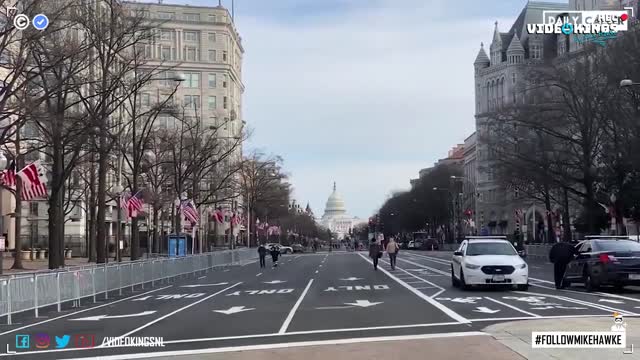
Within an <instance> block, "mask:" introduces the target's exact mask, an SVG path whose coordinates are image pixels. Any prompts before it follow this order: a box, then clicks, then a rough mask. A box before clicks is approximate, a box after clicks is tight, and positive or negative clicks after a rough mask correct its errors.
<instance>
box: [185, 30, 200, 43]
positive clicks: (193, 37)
mask: <svg viewBox="0 0 640 360" xmlns="http://www.w3.org/2000/svg"><path fill="white" fill-rule="evenodd" d="M184 41H191V42H196V41H198V32H197V31H185V32H184Z"/></svg>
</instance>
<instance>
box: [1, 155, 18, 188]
mask: <svg viewBox="0 0 640 360" xmlns="http://www.w3.org/2000/svg"><path fill="white" fill-rule="evenodd" d="M0 182H1V183H2V184H4V185H5V186H9V187H14V186H16V162H15V161H11V164H9V167H8V168H7V169H5V170H2V172H0Z"/></svg>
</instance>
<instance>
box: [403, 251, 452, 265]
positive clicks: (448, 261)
mask: <svg viewBox="0 0 640 360" xmlns="http://www.w3.org/2000/svg"><path fill="white" fill-rule="evenodd" d="M411 255H412V256H415V257H418V258H422V259H425V260H429V261H432V262H435V263H440V264H442V265H450V264H451V260H446V259H442V258H439V257H433V256H427V255H422V254H416V253H412V254H411Z"/></svg>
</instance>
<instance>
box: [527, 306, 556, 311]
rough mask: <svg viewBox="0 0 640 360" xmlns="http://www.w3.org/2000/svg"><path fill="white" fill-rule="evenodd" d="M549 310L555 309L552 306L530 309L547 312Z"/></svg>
mask: <svg viewBox="0 0 640 360" xmlns="http://www.w3.org/2000/svg"><path fill="white" fill-rule="evenodd" d="M549 309H555V307H553V306H544V307H532V308H531V310H549Z"/></svg>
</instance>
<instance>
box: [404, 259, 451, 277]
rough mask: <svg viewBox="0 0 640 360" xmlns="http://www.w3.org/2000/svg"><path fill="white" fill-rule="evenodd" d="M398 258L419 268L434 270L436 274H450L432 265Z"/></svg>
mask: <svg viewBox="0 0 640 360" xmlns="http://www.w3.org/2000/svg"><path fill="white" fill-rule="evenodd" d="M399 260H400V261H404V262H407V263H409V264H411V265H414V266H418V267H421V268H423V269H427V270H429V271H433V272H434V273H436V274H441V275H447V276H449V275H451V274H449V273H448V272H446V271H442V270H440V269H436V268H432V267H429V266H427V265H423V264H419V263H417V262H413V261H410V260H406V259H399Z"/></svg>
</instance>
